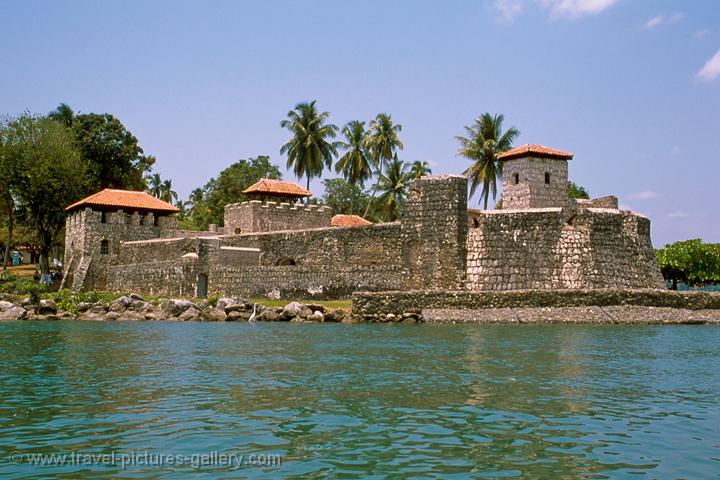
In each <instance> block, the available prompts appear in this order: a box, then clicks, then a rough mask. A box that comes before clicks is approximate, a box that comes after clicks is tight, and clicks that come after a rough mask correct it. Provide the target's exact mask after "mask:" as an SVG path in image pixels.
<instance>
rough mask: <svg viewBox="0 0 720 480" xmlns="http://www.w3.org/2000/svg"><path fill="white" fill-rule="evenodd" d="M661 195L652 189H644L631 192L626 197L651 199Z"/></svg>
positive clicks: (629, 198) (630, 198)
mask: <svg viewBox="0 0 720 480" xmlns="http://www.w3.org/2000/svg"><path fill="white" fill-rule="evenodd" d="M659 196H660V194H659V193H657V192H653V191H652V190H643V191H642V192H635V193H631V194H630V195H627V196H626V197H625V198H627V199H628V200H650V199H651V198H656V197H659Z"/></svg>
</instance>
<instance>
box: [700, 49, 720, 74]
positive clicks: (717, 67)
mask: <svg viewBox="0 0 720 480" xmlns="http://www.w3.org/2000/svg"><path fill="white" fill-rule="evenodd" d="M697 77H698V78H699V79H700V80H706V81H710V80H715V79H716V78H718V77H720V50H718V51H717V52H716V53H715V55H713V56H712V57H710V60H708V61H707V62H705V65H704V66H703V67H702V68H701V69H700V71H698V73H697Z"/></svg>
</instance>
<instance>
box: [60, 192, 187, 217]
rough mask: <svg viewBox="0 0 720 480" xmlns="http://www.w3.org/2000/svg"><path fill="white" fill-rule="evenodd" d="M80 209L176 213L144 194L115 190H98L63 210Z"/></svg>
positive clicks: (167, 204)
mask: <svg viewBox="0 0 720 480" xmlns="http://www.w3.org/2000/svg"><path fill="white" fill-rule="evenodd" d="M80 207H112V208H117V209H123V210H127V211H132V210H145V211H150V212H158V213H175V212H177V211H178V209H177V208H176V207H174V206H172V205H170V204H169V203H167V202H163V201H162V200H160V199H159V198H155V197H153V196H152V195H149V194H147V193H145V192H135V191H133V190H116V189H114V188H106V189H104V190H100V191H99V192H97V193H95V194H93V195H90V196H89V197H87V198H83V199H82V200H80V201H79V202H75V203H73V204H72V205H70V206H69V207H67V208H66V209H65V210H66V211H69V210H75V209H76V208H80Z"/></svg>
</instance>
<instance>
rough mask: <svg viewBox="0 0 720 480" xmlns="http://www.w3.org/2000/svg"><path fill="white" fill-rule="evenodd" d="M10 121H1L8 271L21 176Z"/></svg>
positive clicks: (1, 201) (0, 206)
mask: <svg viewBox="0 0 720 480" xmlns="http://www.w3.org/2000/svg"><path fill="white" fill-rule="evenodd" d="M8 124H9V120H6V119H2V120H0V210H1V211H2V213H3V215H4V216H5V219H6V227H7V235H6V237H5V238H6V240H5V252H4V255H3V270H5V269H7V263H8V260H9V258H10V247H11V245H12V242H13V227H14V223H15V209H16V207H17V205H16V201H15V191H16V190H17V184H18V177H19V174H20V171H19V165H18V159H17V157H16V156H13V155H11V154H10V141H11V138H10V130H9V125H8Z"/></svg>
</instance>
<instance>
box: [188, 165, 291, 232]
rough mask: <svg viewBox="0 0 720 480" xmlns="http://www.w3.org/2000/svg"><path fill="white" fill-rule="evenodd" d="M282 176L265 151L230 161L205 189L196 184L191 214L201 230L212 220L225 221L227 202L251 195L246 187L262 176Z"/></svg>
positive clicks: (195, 224)
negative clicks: (246, 190)
mask: <svg viewBox="0 0 720 480" xmlns="http://www.w3.org/2000/svg"><path fill="white" fill-rule="evenodd" d="M281 177H282V174H281V173H280V170H279V169H278V167H277V166H276V165H274V164H273V163H271V162H270V158H269V157H267V156H265V155H260V156H258V157H257V158H250V159H248V160H240V161H238V162H236V163H234V164H232V165H230V166H229V167H227V168H226V169H224V170H223V171H222V172H220V175H218V177H217V178H212V179H210V181H208V182H207V183H206V184H205V186H204V187H203V188H202V189H197V188H196V189H195V190H193V192H192V193H191V195H190V198H191V201H192V204H193V206H192V209H191V211H190V216H191V219H192V223H193V225H194V226H195V228H197V229H199V230H205V229H207V228H208V225H209V224H211V223H215V224H218V225H222V224H223V222H224V215H225V205H227V204H229V203H237V202H243V201H245V200H249V199H250V198H249V197H247V196H246V195H245V194H243V193H242V192H243V190H245V189H246V188H247V187H249V186H250V185H252V184H253V183H255V182H257V181H258V180H260V179H261V178H276V179H279V178H281Z"/></svg>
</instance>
